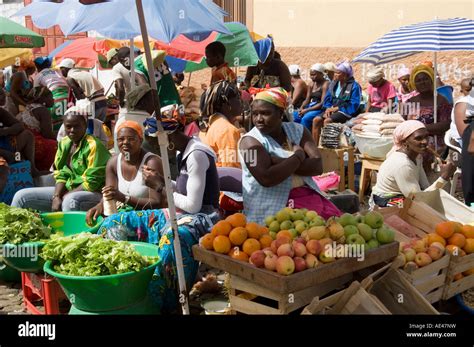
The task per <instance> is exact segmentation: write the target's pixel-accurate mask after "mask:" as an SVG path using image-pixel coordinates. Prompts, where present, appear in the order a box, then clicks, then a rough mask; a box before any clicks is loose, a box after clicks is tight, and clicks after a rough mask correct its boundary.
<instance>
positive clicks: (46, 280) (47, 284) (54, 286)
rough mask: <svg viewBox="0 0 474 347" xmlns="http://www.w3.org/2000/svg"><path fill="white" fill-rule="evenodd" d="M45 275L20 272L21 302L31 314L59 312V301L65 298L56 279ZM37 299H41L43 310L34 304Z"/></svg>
mask: <svg viewBox="0 0 474 347" xmlns="http://www.w3.org/2000/svg"><path fill="white" fill-rule="evenodd" d="M46 276H47V275H38V274H35V273H30V272H22V273H21V287H22V290H23V302H24V303H25V306H26V309H27V310H28V312H30V313H32V314H36V315H50V314H60V313H61V312H60V311H59V301H61V300H63V299H67V298H66V295H65V294H64V292H63V290H62V288H61V286H60V285H59V284H58V282H57V281H56V279H55V278H54V277H49V276H48V277H46ZM38 301H43V306H44V312H43V311H41V310H39V309H38V308H37V307H36V306H35V305H34V303H35V302H38Z"/></svg>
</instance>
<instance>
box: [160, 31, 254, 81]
mask: <svg viewBox="0 0 474 347" xmlns="http://www.w3.org/2000/svg"><path fill="white" fill-rule="evenodd" d="M225 26H226V28H227V29H229V31H230V32H231V33H232V34H231V35H227V34H222V33H218V32H215V31H214V32H212V33H210V34H203V35H199V34H196V35H180V36H178V37H177V38H176V39H174V40H173V41H171V42H170V43H169V44H168V43H165V42H162V41H154V47H155V48H156V49H161V50H164V51H166V53H167V55H168V58H169V59H167V61H168V64H169V65H170V68H171V69H172V70H173V71H174V72H194V71H198V70H202V69H206V68H208V66H207V64H206V58H205V55H206V52H205V50H206V46H207V45H208V44H210V43H212V42H215V41H218V42H222V43H223V44H224V45H225V47H226V56H225V60H226V62H227V63H228V64H229V66H230V67H245V66H254V65H257V63H258V55H257V52H256V51H255V48H254V45H253V41H252V39H251V36H250V33H249V31H248V30H247V27H246V26H245V25H243V24H241V23H238V22H231V23H225Z"/></svg>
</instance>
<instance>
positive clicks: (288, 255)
mask: <svg viewBox="0 0 474 347" xmlns="http://www.w3.org/2000/svg"><path fill="white" fill-rule="evenodd" d="M265 223H266V225H267V226H266V227H264V226H261V225H258V224H257V223H247V221H246V219H245V216H244V215H243V214H241V213H237V214H234V215H231V216H229V217H227V218H226V219H225V220H223V221H220V222H218V223H217V224H216V225H215V226H214V227H213V228H212V231H211V233H209V234H207V235H205V236H203V237H202V238H201V239H200V242H199V243H200V245H201V247H204V248H206V249H208V250H212V251H215V252H217V253H221V254H227V255H229V256H230V257H232V258H234V259H237V260H241V261H245V262H250V263H251V264H253V265H255V266H257V267H260V268H265V269H267V270H270V271H276V272H278V273H279V274H282V275H290V274H292V273H294V272H300V271H303V270H306V269H309V268H314V267H317V266H318V265H320V264H325V263H330V262H333V261H335V260H336V259H337V258H340V257H345V256H347V255H342V256H339V254H340V253H338V250H337V247H339V246H341V245H354V247H358V249H359V250H361V252H362V253H363V252H365V251H366V250H370V249H373V248H377V247H379V245H380V244H386V243H391V242H393V241H394V238H395V233H394V231H393V230H391V229H389V228H386V227H385V226H384V224H383V216H382V215H381V214H380V213H377V212H369V213H368V214H367V215H365V216H354V215H351V214H344V215H342V216H341V217H339V218H330V219H328V220H327V221H326V220H324V219H323V218H322V217H321V216H319V215H318V214H317V213H316V212H315V211H308V210H306V209H291V208H288V207H287V208H284V209H282V210H280V211H279V212H278V213H277V214H276V215H275V216H268V217H267V218H266V219H265Z"/></svg>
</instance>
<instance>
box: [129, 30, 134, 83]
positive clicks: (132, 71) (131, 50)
mask: <svg viewBox="0 0 474 347" xmlns="http://www.w3.org/2000/svg"><path fill="white" fill-rule="evenodd" d="M134 62H135V50H134V48H133V39H130V84H131V85H130V87H131V88H132V89H133V88H135V64H134Z"/></svg>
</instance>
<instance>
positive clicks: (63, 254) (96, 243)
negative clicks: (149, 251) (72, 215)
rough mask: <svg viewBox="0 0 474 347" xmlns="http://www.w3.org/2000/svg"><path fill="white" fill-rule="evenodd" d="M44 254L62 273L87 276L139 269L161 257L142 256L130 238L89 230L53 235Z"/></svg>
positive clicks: (42, 254)
mask: <svg viewBox="0 0 474 347" xmlns="http://www.w3.org/2000/svg"><path fill="white" fill-rule="evenodd" d="M41 257H42V258H43V259H45V260H51V261H52V263H53V269H54V271H56V272H58V273H61V274H64V275H70V276H87V277H89V276H105V275H114V274H120V273H125V272H137V271H140V270H142V269H144V268H146V267H148V266H150V265H152V264H154V263H156V262H157V260H158V257H147V256H142V255H141V254H140V253H139V252H137V251H136V250H135V248H134V247H133V246H132V245H131V244H130V243H128V242H126V241H115V240H109V239H104V238H102V237H100V236H99V235H95V234H89V233H81V234H77V235H74V236H69V237H56V236H54V235H53V236H52V237H51V240H50V241H49V242H48V243H47V244H46V246H45V247H44V248H43V252H42V253H41Z"/></svg>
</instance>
